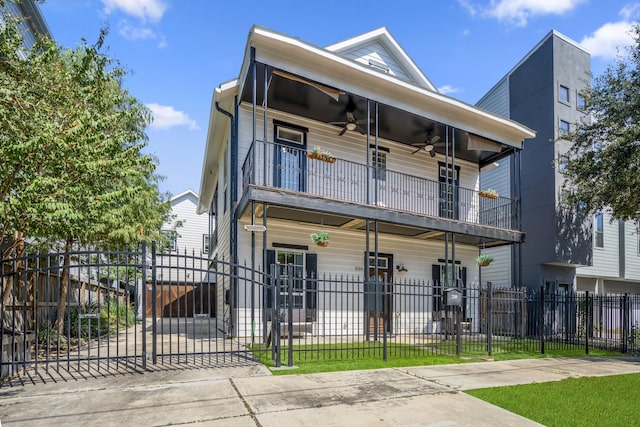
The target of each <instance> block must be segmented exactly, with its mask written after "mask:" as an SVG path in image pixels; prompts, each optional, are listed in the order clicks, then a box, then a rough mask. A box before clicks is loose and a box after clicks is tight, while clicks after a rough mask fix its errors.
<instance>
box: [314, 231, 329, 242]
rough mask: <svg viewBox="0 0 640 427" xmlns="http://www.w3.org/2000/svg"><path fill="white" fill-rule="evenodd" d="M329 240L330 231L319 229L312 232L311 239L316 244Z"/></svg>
mask: <svg viewBox="0 0 640 427" xmlns="http://www.w3.org/2000/svg"><path fill="white" fill-rule="evenodd" d="M328 240H329V233H328V232H326V231H317V232H315V233H311V241H312V242H313V243H315V244H318V243H324V242H326V241H328Z"/></svg>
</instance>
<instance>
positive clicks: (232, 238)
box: [215, 96, 238, 334]
mask: <svg viewBox="0 0 640 427" xmlns="http://www.w3.org/2000/svg"><path fill="white" fill-rule="evenodd" d="M237 101H238V97H237V96H236V97H235V105H236V106H235V113H236V115H235V116H234V115H233V114H231V113H230V112H228V111H227V110H225V109H223V108H222V107H220V104H219V103H218V101H216V102H215V107H216V110H217V111H219V112H220V113H222V114H224V115H225V116H227V117H228V118H229V120H231V141H230V143H229V144H230V146H231V150H230V151H231V159H230V161H229V163H230V166H231V167H230V174H231V176H230V177H229V181H230V183H229V193H230V199H231V200H230V201H229V208H230V209H231V221H230V224H229V250H230V252H231V262H232V267H231V270H232V271H231V282H230V284H229V288H230V289H229V296H230V301H229V305H230V308H231V314H230V316H231V317H230V318H229V329H230V331H225V332H230V333H231V334H233V332H232V331H233V329H234V324H235V322H234V318H233V309H234V307H235V300H236V295H235V290H236V288H237V286H236V279H235V277H237V266H236V264H237V258H238V247H237V244H235V242H237V235H238V226H237V224H236V216H237V213H236V206H235V202H236V201H237V195H236V193H237V180H238V177H237V169H238V168H237V164H236V161H235V159H236V157H237V155H236V151H237V146H238V141H237V140H238V132H237V129H236V128H237V121H236V120H235V117H236V116H237V113H238V106H237ZM225 161H226V159H225ZM225 178H226V177H225Z"/></svg>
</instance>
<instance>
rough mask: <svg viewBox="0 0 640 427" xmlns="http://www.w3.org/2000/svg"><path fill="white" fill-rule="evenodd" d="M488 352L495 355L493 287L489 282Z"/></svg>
mask: <svg viewBox="0 0 640 427" xmlns="http://www.w3.org/2000/svg"><path fill="white" fill-rule="evenodd" d="M487 352H488V353H489V357H491V356H493V287H492V284H491V282H487Z"/></svg>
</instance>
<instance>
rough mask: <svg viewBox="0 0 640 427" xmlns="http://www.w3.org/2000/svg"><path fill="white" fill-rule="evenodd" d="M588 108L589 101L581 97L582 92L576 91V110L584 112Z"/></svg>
mask: <svg viewBox="0 0 640 427" xmlns="http://www.w3.org/2000/svg"><path fill="white" fill-rule="evenodd" d="M586 108H587V100H586V99H585V98H584V96H582V95H580V91H576V110H579V111H584V110H585V109H586Z"/></svg>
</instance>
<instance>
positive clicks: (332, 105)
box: [241, 64, 512, 166]
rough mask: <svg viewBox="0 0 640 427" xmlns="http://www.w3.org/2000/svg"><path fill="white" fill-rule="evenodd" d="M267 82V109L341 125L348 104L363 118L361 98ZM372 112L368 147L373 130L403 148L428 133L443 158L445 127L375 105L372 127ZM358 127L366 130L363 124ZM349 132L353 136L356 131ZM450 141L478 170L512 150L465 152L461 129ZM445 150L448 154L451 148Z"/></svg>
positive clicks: (277, 78) (260, 89)
mask: <svg viewBox="0 0 640 427" xmlns="http://www.w3.org/2000/svg"><path fill="white" fill-rule="evenodd" d="M251 79H252V76H251V73H248V76H247V81H246V82H245V84H244V85H243V87H244V91H243V93H242V96H241V101H242V102H247V103H249V104H251V103H252V102H253V84H252V81H251ZM267 79H268V82H269V83H268V97H267V107H268V108H269V109H276V110H280V111H283V112H286V113H290V114H295V115H298V116H302V117H305V118H308V119H312V120H316V121H319V122H324V123H330V122H340V121H344V120H345V118H346V112H347V105H348V104H349V103H351V104H352V105H353V106H355V109H353V111H352V113H353V116H354V118H355V119H357V120H365V119H366V118H367V100H366V98H365V97H362V96H359V95H357V94H352V93H345V92H342V91H339V88H336V90H337V91H338V93H339V97H338V100H337V101H336V100H335V99H334V98H332V97H331V96H329V95H328V94H327V93H325V92H323V91H321V90H319V89H318V88H317V87H314V86H311V85H309V84H306V83H302V82H300V81H295V80H293V79H291V78H287V77H284V76H282V75H279V74H276V73H272V71H271V69H269V72H268V75H267ZM263 101H264V65H263V64H257V78H256V103H257V104H258V105H262V104H263ZM373 108H374V107H373V103H371V109H372V111H371V112H370V117H371V121H372V123H371V128H370V135H371V138H372V139H371V143H373V137H374V136H375V133H376V127H377V131H378V135H379V137H381V138H384V139H388V140H392V141H396V142H399V143H402V144H407V145H411V144H412V143H420V142H423V141H425V139H426V138H427V133H429V132H430V133H431V135H432V136H436V135H437V136H439V137H440V139H439V141H438V142H439V144H437V145H436V146H435V151H436V152H438V153H440V154H445V144H444V143H445V141H446V137H445V129H446V126H445V124H443V123H438V122H436V121H434V120H432V119H430V118H429V117H421V116H418V115H416V114H413V113H410V112H407V111H402V110H400V109H398V108H395V107H393V106H389V105H384V104H379V108H378V120H377V126H376V123H373V122H374V121H375V111H374V110H373ZM360 126H361V127H362V128H363V129H365V130H366V127H367V125H366V123H365V124H361V125H360ZM335 127H336V135H337V134H339V133H340V131H341V129H342V126H341V125H335ZM352 132H356V133H357V131H352ZM453 138H454V139H455V154H456V158H461V159H464V160H467V161H470V162H473V163H476V164H479V165H480V166H483V165H485V164H487V163H490V162H491V161H493V159H494V158H495V157H496V156H500V154H501V153H507V152H510V151H511V149H512V147H510V146H508V145H506V144H503V145H502V148H501V149H502V151H501V152H500V153H496V152H493V151H479V150H469V149H468V148H467V147H468V134H467V132H466V131H465V130H463V129H457V128H455V129H454V137H453ZM416 148H417V147H416ZM449 149H450V150H451V148H449Z"/></svg>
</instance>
